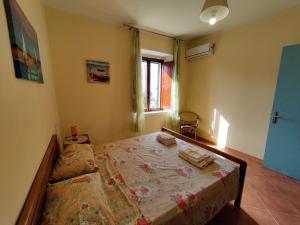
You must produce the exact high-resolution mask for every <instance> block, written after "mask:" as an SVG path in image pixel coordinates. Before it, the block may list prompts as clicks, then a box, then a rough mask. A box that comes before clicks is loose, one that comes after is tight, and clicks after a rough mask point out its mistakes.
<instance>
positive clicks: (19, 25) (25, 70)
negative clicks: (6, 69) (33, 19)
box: [4, 0, 44, 83]
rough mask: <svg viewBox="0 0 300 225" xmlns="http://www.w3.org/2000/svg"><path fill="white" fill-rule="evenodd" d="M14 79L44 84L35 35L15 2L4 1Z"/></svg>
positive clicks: (13, 0) (12, 0) (14, 0)
mask: <svg viewBox="0 0 300 225" xmlns="http://www.w3.org/2000/svg"><path fill="white" fill-rule="evenodd" d="M4 6H5V12H6V18H7V25H8V31H9V38H10V44H11V51H12V56H13V62H14V68H15V74H16V77H17V78H19V79H24V80H31V81H35V82H38V83H44V80H43V74H42V68H41V60H40V53H39V47H38V39H37V34H36V32H35V30H34V28H33V27H32V25H31V24H30V22H29V20H28V19H27V18H26V16H25V14H24V12H23V11H22V9H21V8H20V6H19V5H18V3H17V2H16V0H4Z"/></svg>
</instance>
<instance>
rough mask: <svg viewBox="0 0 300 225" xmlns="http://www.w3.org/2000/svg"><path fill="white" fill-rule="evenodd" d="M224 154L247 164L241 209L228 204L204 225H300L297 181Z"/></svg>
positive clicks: (258, 163)
mask: <svg viewBox="0 0 300 225" xmlns="http://www.w3.org/2000/svg"><path fill="white" fill-rule="evenodd" d="M225 151H227V152H230V153H231V154H234V155H236V156H238V157H240V158H242V159H244V160H246V161H247V162H248V167H247V174H246V181H245V187H244V193H243V199H242V206H241V209H240V210H237V209H236V208H234V207H233V205H232V204H228V205H227V206H226V207H225V208H224V209H223V210H222V211H221V212H220V213H219V214H218V215H217V216H216V217H215V218H214V219H213V220H212V221H210V222H209V223H208V224H207V225H300V181H296V180H293V179H291V178H289V177H286V176H283V175H281V174H278V173H275V172H273V171H271V170H268V169H265V168H263V167H262V163H261V161H260V160H257V159H256V158H253V157H250V156H247V155H244V154H242V153H239V152H236V151H233V150H230V149H226V150H225Z"/></svg>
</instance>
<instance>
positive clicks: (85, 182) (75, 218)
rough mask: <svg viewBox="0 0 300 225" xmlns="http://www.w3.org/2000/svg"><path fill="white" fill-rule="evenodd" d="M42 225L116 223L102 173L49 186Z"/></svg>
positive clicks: (105, 224)
mask: <svg viewBox="0 0 300 225" xmlns="http://www.w3.org/2000/svg"><path fill="white" fill-rule="evenodd" d="M41 224H43V225H44V224H49V225H50V224H51V225H66V224H68V225H83V224H84V225H85V224H90V225H91V224H97V225H108V224H109V225H111V224H115V221H114V217H113V215H112V212H111V210H110V208H109V207H107V199H106V196H105V194H104V191H103V188H102V184H101V178H100V175H99V173H91V174H85V175H82V176H79V177H74V178H71V179H68V180H64V181H61V182H57V183H55V184H49V185H48V188H47V199H46V205H45V210H44V213H43V217H42V223H41Z"/></svg>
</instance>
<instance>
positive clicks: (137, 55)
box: [131, 28, 144, 132]
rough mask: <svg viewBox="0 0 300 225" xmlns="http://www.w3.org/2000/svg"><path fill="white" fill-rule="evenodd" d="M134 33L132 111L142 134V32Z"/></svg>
mask: <svg viewBox="0 0 300 225" xmlns="http://www.w3.org/2000/svg"><path fill="white" fill-rule="evenodd" d="M131 32H132V76H133V77H132V81H133V84H132V110H133V128H134V131H135V132H140V131H142V129H143V124H144V102H143V101H144V98H143V91H142V72H141V70H142V57H141V48H140V31H139V30H138V29H136V28H132V29H131Z"/></svg>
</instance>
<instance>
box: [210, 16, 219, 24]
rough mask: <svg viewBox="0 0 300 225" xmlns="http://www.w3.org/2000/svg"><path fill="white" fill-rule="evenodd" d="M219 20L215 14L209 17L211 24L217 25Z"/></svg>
mask: <svg viewBox="0 0 300 225" xmlns="http://www.w3.org/2000/svg"><path fill="white" fill-rule="evenodd" d="M216 22H217V18H216V17H215V16H213V17H212V18H210V19H209V24H210V25H211V26H213V25H215V24H216Z"/></svg>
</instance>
